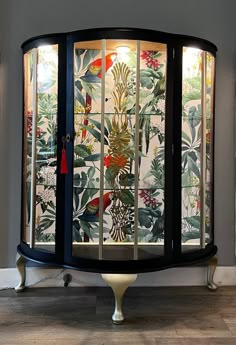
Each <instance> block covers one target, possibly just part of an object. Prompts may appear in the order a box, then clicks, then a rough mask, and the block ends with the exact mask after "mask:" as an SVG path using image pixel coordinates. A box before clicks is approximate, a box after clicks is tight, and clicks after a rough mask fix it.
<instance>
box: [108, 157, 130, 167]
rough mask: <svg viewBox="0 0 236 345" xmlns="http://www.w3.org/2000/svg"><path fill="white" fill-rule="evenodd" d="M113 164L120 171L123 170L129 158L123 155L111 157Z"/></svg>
mask: <svg viewBox="0 0 236 345" xmlns="http://www.w3.org/2000/svg"><path fill="white" fill-rule="evenodd" d="M111 164H112V165H113V166H117V167H119V168H120V169H122V168H124V167H125V166H126V164H127V157H125V156H123V155H119V156H116V157H111Z"/></svg>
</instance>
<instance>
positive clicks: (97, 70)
mask: <svg viewBox="0 0 236 345" xmlns="http://www.w3.org/2000/svg"><path fill="white" fill-rule="evenodd" d="M116 55H117V53H110V54H107V55H106V57H105V72H107V71H108V69H109V68H110V67H111V66H112V65H113V63H114V61H115V58H116ZM101 78H102V59H101V58H99V59H96V60H94V61H93V62H91V63H90V64H89V65H88V69H87V71H86V73H85V75H84V76H83V77H81V79H82V80H84V81H87V82H89V83H100V82H101ZM91 104H92V98H91V96H90V95H89V94H88V93H86V97H85V115H84V119H83V126H84V127H85V128H84V129H82V141H83V140H84V139H85V138H86V134H87V130H86V126H87V125H88V116H87V114H89V113H90V111H91V107H92V106H91Z"/></svg>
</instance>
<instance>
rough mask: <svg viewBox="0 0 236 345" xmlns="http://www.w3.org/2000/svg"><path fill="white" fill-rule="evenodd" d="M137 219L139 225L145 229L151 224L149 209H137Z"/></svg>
mask: <svg viewBox="0 0 236 345" xmlns="http://www.w3.org/2000/svg"><path fill="white" fill-rule="evenodd" d="M138 221H139V224H140V226H145V228H147V229H148V228H150V227H151V226H152V221H151V217H150V216H149V211H148V210H147V209H145V208H139V209H138Z"/></svg>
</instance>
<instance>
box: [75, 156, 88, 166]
mask: <svg viewBox="0 0 236 345" xmlns="http://www.w3.org/2000/svg"><path fill="white" fill-rule="evenodd" d="M85 166H86V164H85V162H84V159H82V158H78V159H74V168H81V167H85Z"/></svg>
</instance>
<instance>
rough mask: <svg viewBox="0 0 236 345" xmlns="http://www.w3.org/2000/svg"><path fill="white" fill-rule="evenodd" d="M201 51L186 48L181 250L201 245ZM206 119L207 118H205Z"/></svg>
mask: <svg viewBox="0 0 236 345" xmlns="http://www.w3.org/2000/svg"><path fill="white" fill-rule="evenodd" d="M202 71H203V69H202V51H201V50H199V49H195V48H184V49H183V89H182V106H183V113H182V187H185V188H183V191H182V250H183V251H186V250H191V249H194V248H196V246H197V247H199V246H200V243H201V230H200V228H201V208H200V191H201V186H200V184H201V174H202V170H201V169H202V166H201V164H202V156H201V155H202V151H201V142H202V124H203V121H202V102H203V99H202ZM204 116H205V115H204Z"/></svg>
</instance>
